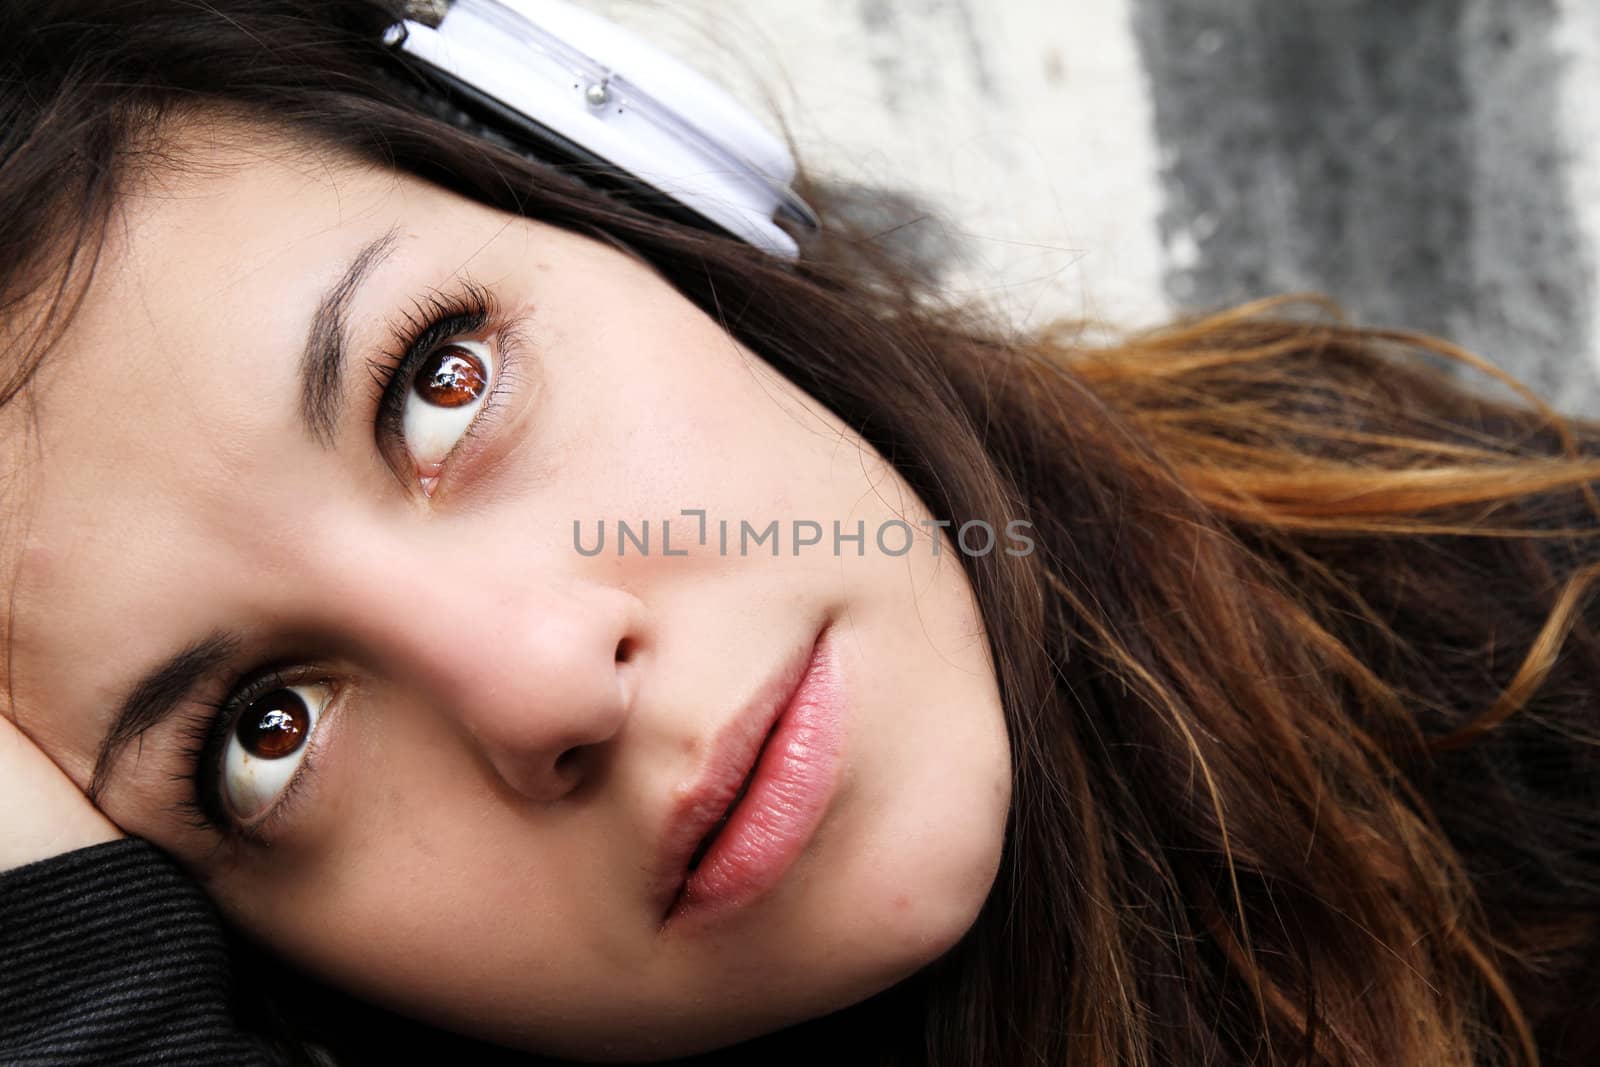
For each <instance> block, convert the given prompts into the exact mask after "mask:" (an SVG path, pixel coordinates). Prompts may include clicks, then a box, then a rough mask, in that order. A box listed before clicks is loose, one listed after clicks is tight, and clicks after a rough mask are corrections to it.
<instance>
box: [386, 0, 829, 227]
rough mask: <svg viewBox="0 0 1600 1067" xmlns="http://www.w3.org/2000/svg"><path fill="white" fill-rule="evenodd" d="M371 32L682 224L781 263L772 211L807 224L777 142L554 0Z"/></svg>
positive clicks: (495, 4) (475, 107)
mask: <svg viewBox="0 0 1600 1067" xmlns="http://www.w3.org/2000/svg"><path fill="white" fill-rule="evenodd" d="M384 40H385V42H386V43H388V44H389V45H390V46H391V47H394V48H397V49H398V50H399V51H400V52H401V53H402V54H403V55H404V56H405V57H406V58H408V59H410V60H412V61H414V62H416V63H419V64H421V65H422V69H423V71H424V73H426V74H427V75H428V76H430V77H431V78H432V79H433V80H434V81H435V82H438V83H439V84H441V85H442V86H443V87H444V88H445V90H446V91H447V92H448V93H449V94H450V95H451V96H453V97H455V98H456V99H457V101H458V102H459V103H461V104H462V105H463V106H465V107H467V108H468V109H470V110H471V111H473V112H475V113H476V115H475V117H478V118H481V119H483V120H485V121H486V122H487V124H488V125H490V126H491V127H492V128H495V129H498V130H499V131H500V132H502V133H505V134H507V135H508V136H510V137H511V138H512V140H514V141H516V142H519V143H521V144H524V145H526V146H527V147H528V148H530V149H531V150H533V151H534V152H535V153H536V154H539V155H541V156H543V157H548V158H551V159H552V161H553V162H569V163H579V164H583V165H585V166H586V167H588V168H595V167H598V168H600V171H601V172H602V173H604V174H605V175H606V176H607V177H608V178H609V179H610V180H612V181H614V182H618V183H621V184H623V185H625V186H629V187H633V188H638V187H640V186H642V187H644V189H645V190H646V191H649V192H652V193H653V194H655V195H654V196H653V197H652V199H655V200H658V201H659V199H660V197H663V196H664V197H667V198H670V200H671V202H672V205H675V206H676V207H677V208H679V209H680V210H679V211H678V212H675V214H677V215H679V216H680V217H683V211H684V210H686V211H687V212H688V213H689V216H688V217H687V218H686V219H685V221H690V222H694V223H697V224H700V225H705V224H708V223H709V224H710V225H711V226H712V227H714V228H715V229H718V230H721V231H723V232H726V233H728V234H731V235H733V236H734V237H738V238H740V239H741V240H744V241H747V242H749V243H750V244H753V245H755V246H757V247H758V248H762V249H765V250H767V251H769V252H772V253H774V254H776V255H779V256H784V257H787V258H793V257H795V256H796V255H797V254H798V248H797V246H796V244H795V240H794V238H793V237H791V236H790V235H789V234H788V233H787V232H785V231H784V230H783V229H782V228H780V227H779V226H778V225H777V221H776V220H778V219H783V220H785V221H787V222H789V223H790V224H792V225H794V226H797V227H799V228H800V229H802V230H804V231H815V230H816V229H818V228H819V224H818V221H817V216H816V214H815V212H813V211H812V210H811V208H810V207H809V206H808V205H807V204H806V202H805V201H804V200H802V199H800V197H799V196H797V195H796V194H795V192H794V191H793V190H792V189H790V188H789V182H791V181H792V180H793V179H794V174H795V162H794V157H793V156H791V155H790V153H789V150H788V148H787V147H786V146H785V145H784V144H783V142H782V141H780V140H778V139H777V138H776V137H774V136H773V135H772V134H771V133H770V132H769V131H768V130H767V129H766V128H765V127H763V126H762V125H761V123H760V122H759V121H758V120H756V119H755V118H754V117H753V116H752V115H751V114H750V113H749V112H748V111H747V110H745V108H744V107H742V106H741V105H740V104H739V103H738V102H737V101H736V100H734V99H733V97H732V96H730V95H729V94H728V93H726V92H725V91H723V90H722V89H721V88H720V87H718V86H716V85H714V84H713V83H712V82H710V81H709V80H707V79H706V78H704V77H702V76H701V75H700V74H698V73H696V72H695V71H693V70H690V69H689V68H688V67H687V66H685V65H683V64H682V63H680V62H678V61H677V60H675V59H673V58H672V57H671V56H669V55H667V54H666V53H665V52H663V51H661V50H660V49H658V48H656V47H654V46H653V45H650V44H648V43H647V42H645V41H643V40H641V39H639V38H638V37H636V36H634V35H633V34H631V33H629V32H628V31H626V30H624V29H623V28H622V27H620V26H618V25H616V24H615V23H613V22H609V21H607V20H606V19H603V18H600V17H599V16H597V15H594V14H592V13H590V12H587V11H584V10H582V9H580V8H577V7H574V6H572V5H571V4H568V3H564V2H562V0H455V2H454V3H453V4H451V5H450V6H449V8H448V10H446V11H445V13H444V17H443V18H442V19H441V20H439V21H438V23H437V25H436V26H429V25H427V24H426V23H424V22H421V21H417V20H416V19H409V18H408V19H405V20H402V21H400V22H397V23H395V24H394V25H392V26H390V27H389V29H388V31H387V32H386V34H385V36H384ZM691 116H692V117H691ZM672 205H663V206H664V207H670V206H672Z"/></svg>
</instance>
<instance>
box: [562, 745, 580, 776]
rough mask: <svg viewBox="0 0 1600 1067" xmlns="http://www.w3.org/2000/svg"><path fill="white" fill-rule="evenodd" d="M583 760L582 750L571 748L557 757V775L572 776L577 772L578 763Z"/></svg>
mask: <svg viewBox="0 0 1600 1067" xmlns="http://www.w3.org/2000/svg"><path fill="white" fill-rule="evenodd" d="M582 759H583V749H582V748H569V749H567V750H566V751H565V752H563V753H561V755H559V756H557V757H556V773H558V774H571V773H572V772H573V771H575V770H577V768H578V763H579V762H580V761H581V760H582Z"/></svg>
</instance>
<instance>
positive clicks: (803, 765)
mask: <svg viewBox="0 0 1600 1067" xmlns="http://www.w3.org/2000/svg"><path fill="white" fill-rule="evenodd" d="M829 633H830V631H824V632H823V634H822V636H821V637H819V638H818V639H817V644H816V648H815V649H814V650H813V652H812V656H811V663H810V664H809V665H808V667H807V668H806V674H805V677H804V678H803V679H801V682H800V686H799V688H798V689H797V690H796V691H795V695H794V699H793V700H792V701H791V702H790V704H789V706H788V707H787V708H786V709H785V710H784V712H783V715H782V717H781V718H780V719H779V721H778V725H777V729H776V730H775V731H774V732H773V734H772V737H771V738H770V739H768V741H767V744H766V747H765V748H764V749H763V750H762V752H761V759H760V761H759V762H758V763H757V764H756V767H755V771H754V774H753V776H752V777H751V780H750V788H749V790H747V791H746V793H745V795H744V797H743V799H741V800H740V801H739V806H738V807H737V808H735V809H734V810H733V814H732V815H731V816H729V818H728V822H727V824H726V825H724V826H723V828H722V830H721V831H720V832H719V833H718V834H717V837H716V839H715V840H714V841H713V842H712V843H711V847H710V849H709V850H708V851H707V852H706V854H705V856H704V858H702V859H701V861H700V865H699V866H698V867H697V868H695V870H694V871H693V872H692V873H691V874H690V875H689V880H688V882H687V883H685V885H684V888H683V892H682V893H681V894H680V895H679V897H678V899H677V901H676V902H675V903H674V904H673V906H672V910H671V911H670V912H668V914H667V916H666V925H668V926H681V925H687V924H688V923H689V922H691V921H696V922H697V921H699V920H700V919H703V918H708V917H710V916H713V915H716V914H720V913H722V912H726V911H732V910H734V909H736V908H742V907H744V906H746V905H748V904H750V903H752V902H754V901H755V900H757V899H758V898H760V897H761V896H763V895H765V894H766V893H767V892H768V891H769V890H771V889H772V888H773V887H774V886H776V885H777V884H778V883H779V882H780V881H782V880H783V876H784V875H785V874H786V873H787V872H788V870H789V868H790V867H791V866H793V865H794V862H795V860H797V859H799V858H800V854H801V853H802V852H804V851H805V848H806V845H807V844H808V843H809V842H810V840H811V838H812V836H813V835H814V834H815V833H816V830H817V826H818V824H820V823H821V822H822V817H823V815H824V814H826V813H827V810H828V801H829V800H830V799H831V798H832V796H833V790H834V786H835V785H836V784H837V782H838V778H839V767H840V755H839V754H840V748H841V741H842V739H843V736H844V685H843V680H842V678H841V676H840V671H839V664H838V658H837V656H836V655H835V652H834V648H833V645H832V643H831V642H830V641H829V640H828V638H829Z"/></svg>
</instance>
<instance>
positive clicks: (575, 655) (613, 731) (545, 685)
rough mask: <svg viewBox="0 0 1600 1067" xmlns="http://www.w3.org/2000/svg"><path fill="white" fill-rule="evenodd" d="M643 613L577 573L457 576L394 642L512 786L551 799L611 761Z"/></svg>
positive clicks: (633, 685) (628, 704)
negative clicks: (529, 578) (531, 577)
mask: <svg viewBox="0 0 1600 1067" xmlns="http://www.w3.org/2000/svg"><path fill="white" fill-rule="evenodd" d="M486 589H492V590H493V591H492V592H485V591H484V590H486ZM391 617H392V618H393V617H394V616H391ZM643 620H644V615H643V611H642V608H641V606H640V603H639V601H638V600H637V599H636V598H635V597H634V596H633V595H632V594H630V593H628V592H626V591H624V590H622V589H618V588H615V587H613V586H608V585H604V584H599V583H595V582H591V581H587V580H582V579H579V578H576V577H569V578H568V579H566V580H564V581H559V582H558V581H548V580H547V581H544V582H540V583H538V584H537V585H530V584H528V583H523V582H519V581H515V580H513V581H502V582H500V583H499V584H498V585H493V584H491V585H489V586H480V592H479V593H478V594H477V595H462V594H461V591H460V587H459V586H456V587H454V591H453V595H452V593H451V592H450V591H448V590H447V591H446V593H445V594H444V595H439V594H438V593H436V592H435V593H433V594H432V595H425V596H424V598H423V602H421V603H417V602H415V601H413V602H412V603H411V605H410V610H408V611H405V612H404V613H402V615H401V617H399V618H397V619H396V622H395V626H396V628H397V629H399V630H402V631H404V632H403V634H402V635H396V636H397V640H395V641H394V642H393V643H392V644H391V645H390V649H389V652H390V654H394V653H400V654H402V655H404V656H406V657H407V659H408V660H409V662H408V663H405V664H404V665H401V664H397V668H398V669H399V672H400V673H402V674H404V675H409V676H410V677H411V678H414V679H416V681H417V682H418V683H419V684H420V688H421V692H422V694H423V695H424V697H425V699H426V700H427V702H428V703H429V704H430V705H433V706H434V707H436V708H437V709H438V712H439V713H440V714H442V715H446V716H449V717H451V718H452V719H453V720H454V721H455V722H456V723H457V724H458V725H459V726H460V727H461V728H462V730H463V732H464V733H465V735H466V736H467V737H468V738H469V739H470V743H471V744H472V745H473V746H474V747H475V748H476V750H477V751H478V753H479V754H480V755H481V756H482V757H483V759H484V760H485V761H486V762H487V764H488V765H489V766H490V767H491V768H492V769H493V772H494V774H495V775H496V776H498V777H499V779H500V780H501V781H503V782H504V783H505V785H506V786H508V787H509V788H511V789H512V790H514V791H515V792H517V793H519V794H521V795H523V796H525V797H527V798H529V799H530V800H534V801H538V802H546V803H547V802H551V801H555V800H559V799H561V798H562V797H565V796H567V795H569V794H571V793H573V792H574V791H575V790H577V789H578V788H579V787H580V786H582V785H583V784H584V783H585V781H587V780H590V779H594V778H597V777H598V776H599V775H600V774H601V772H602V771H603V770H604V765H605V763H606V760H607V756H608V753H609V752H610V749H611V747H614V746H613V745H612V743H613V742H614V741H615V739H616V738H617V737H618V736H619V735H620V734H621V732H622V730H623V728H624V727H625V725H626V724H627V722H628V720H629V718H630V716H631V714H632V710H633V707H634V700H635V691H636V689H637V681H636V677H635V675H636V660H637V658H638V653H639V651H640V649H641V647H642V642H643V640H644V621H643Z"/></svg>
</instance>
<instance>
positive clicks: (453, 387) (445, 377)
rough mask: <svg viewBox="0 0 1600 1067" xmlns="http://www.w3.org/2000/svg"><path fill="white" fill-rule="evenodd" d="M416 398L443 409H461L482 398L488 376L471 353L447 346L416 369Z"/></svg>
mask: <svg viewBox="0 0 1600 1067" xmlns="http://www.w3.org/2000/svg"><path fill="white" fill-rule="evenodd" d="M415 384H416V387H417V395H418V396H420V397H422V399H424V400H426V401H427V402H428V403H430V404H433V405H434V406H435V407H441V408H458V407H461V406H462V405H463V404H470V403H472V402H473V401H474V400H476V399H478V398H479V397H480V396H482V395H483V389H484V386H485V385H486V384H488V375H487V373H486V372H485V370H484V366H483V364H482V363H481V362H480V361H479V360H478V357H477V356H474V355H473V354H472V353H471V352H468V351H467V350H466V349H465V348H461V347H459V346H457V345H446V346H445V347H444V348H441V349H439V351H437V352H435V353H434V354H433V355H431V356H429V357H428V358H427V360H426V361H424V362H423V364H422V366H421V367H420V368H418V370H417V377H416V382H415Z"/></svg>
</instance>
